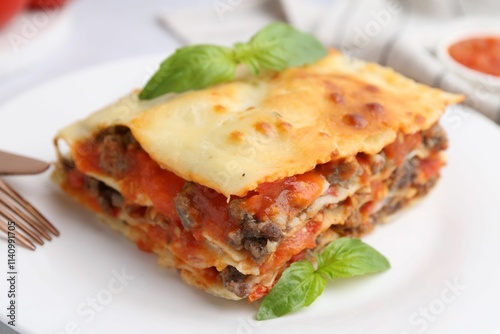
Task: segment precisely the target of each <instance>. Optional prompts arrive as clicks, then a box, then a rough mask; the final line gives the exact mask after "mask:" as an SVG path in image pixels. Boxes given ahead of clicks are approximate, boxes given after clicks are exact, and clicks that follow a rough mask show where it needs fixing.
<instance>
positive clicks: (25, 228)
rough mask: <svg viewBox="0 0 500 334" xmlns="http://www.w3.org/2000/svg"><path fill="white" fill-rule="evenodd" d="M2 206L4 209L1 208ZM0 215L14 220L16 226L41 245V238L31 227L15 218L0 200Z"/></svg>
mask: <svg viewBox="0 0 500 334" xmlns="http://www.w3.org/2000/svg"><path fill="white" fill-rule="evenodd" d="M0 195H1V194H0ZM2 208H3V209H4V210H2ZM0 216H3V217H4V218H5V219H7V220H10V221H14V222H16V226H18V227H19V228H20V229H21V230H22V231H23V232H25V233H26V234H28V235H29V236H30V237H31V238H33V239H34V240H35V241H36V242H38V243H39V244H40V245H43V240H42V239H41V238H40V237H39V236H38V235H36V234H35V233H34V232H33V230H32V229H30V228H29V227H28V226H26V224H24V223H23V222H22V221H20V220H17V219H15V217H14V216H13V215H12V214H10V213H9V208H8V207H7V206H5V205H4V204H3V203H2V202H1V201H0Z"/></svg>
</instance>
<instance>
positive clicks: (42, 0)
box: [29, 0, 67, 9]
mask: <svg viewBox="0 0 500 334" xmlns="http://www.w3.org/2000/svg"><path fill="white" fill-rule="evenodd" d="M66 2H67V0H30V5H29V7H30V8H32V9H53V8H58V7H61V6H64V5H65V4H66Z"/></svg>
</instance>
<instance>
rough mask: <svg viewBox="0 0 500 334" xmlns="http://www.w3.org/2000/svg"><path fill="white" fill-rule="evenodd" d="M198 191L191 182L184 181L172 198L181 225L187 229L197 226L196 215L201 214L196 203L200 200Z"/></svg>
mask: <svg viewBox="0 0 500 334" xmlns="http://www.w3.org/2000/svg"><path fill="white" fill-rule="evenodd" d="M199 196H200V195H199V193H198V192H197V191H196V186H195V184H194V183H193V182H186V184H185V185H184V187H183V188H182V191H181V192H180V193H179V194H177V196H175V198H174V203H175V209H176V210H177V215H178V216H179V218H180V219H181V223H182V226H184V228H185V229H186V230H187V231H189V230H191V229H192V228H194V227H196V226H197V222H198V221H199V220H198V217H200V216H201V215H203V212H200V211H199V209H198V206H197V205H196V203H198V202H200V201H201V198H200V197H199Z"/></svg>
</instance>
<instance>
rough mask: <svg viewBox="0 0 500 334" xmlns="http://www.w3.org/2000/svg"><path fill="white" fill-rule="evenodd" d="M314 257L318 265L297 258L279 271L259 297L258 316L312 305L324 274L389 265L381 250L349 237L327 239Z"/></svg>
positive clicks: (363, 271)
mask: <svg viewBox="0 0 500 334" xmlns="http://www.w3.org/2000/svg"><path fill="white" fill-rule="evenodd" d="M316 259H317V266H318V267H317V269H314V267H313V265H312V263H311V262H309V261H298V262H294V263H292V264H291V265H290V267H288V269H286V270H285V271H284V272H283V273H282V275H281V277H280V279H279V280H278V282H276V284H275V285H274V287H273V288H272V290H271V291H270V292H269V294H268V295H267V296H266V297H265V298H264V300H263V301H262V304H261V305H260V308H259V312H258V313H257V320H267V319H273V318H276V317H280V316H282V315H285V314H287V313H290V312H293V311H297V310H299V309H301V308H302V307H306V306H309V305H311V303H312V302H313V301H315V300H316V298H317V297H318V296H319V295H321V293H322V292H323V290H324V288H325V285H326V278H329V279H330V280H333V279H335V278H343V277H352V276H359V275H365V274H370V273H376V272H380V271H383V270H386V269H389V268H390V264H389V261H387V259H386V258H385V257H384V256H383V255H382V254H380V253H379V252H378V251H376V250H375V249H374V248H372V247H370V246H368V245H367V244H365V243H363V242H362V241H361V240H359V239H351V238H340V239H337V240H336V241H334V242H332V243H330V244H329V245H328V246H327V247H325V249H324V250H323V252H321V254H317V256H316Z"/></svg>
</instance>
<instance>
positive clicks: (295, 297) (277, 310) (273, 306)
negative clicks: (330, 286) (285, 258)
mask: <svg viewBox="0 0 500 334" xmlns="http://www.w3.org/2000/svg"><path fill="white" fill-rule="evenodd" d="M325 284H326V279H325V278H324V277H322V276H320V275H318V274H317V273H316V272H315V270H314V268H313V266H312V264H311V263H310V262H309V261H299V262H294V263H292V264H291V265H290V267H289V268H288V269H286V270H285V271H284V272H283V274H282V275H281V277H280V279H279V280H278V282H276V284H275V285H274V287H273V288H272V290H271V292H269V294H268V295H267V296H266V297H265V298H264V300H263V301H262V304H261V305H260V308H259V312H258V313H257V320H266V319H273V318H276V317H279V316H282V315H284V314H287V313H289V312H293V311H297V310H299V309H301V308H302V307H305V306H309V305H311V303H312V302H313V301H314V300H316V298H317V297H318V296H319V295H320V294H321V293H322V292H323V290H324V288H325Z"/></svg>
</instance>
